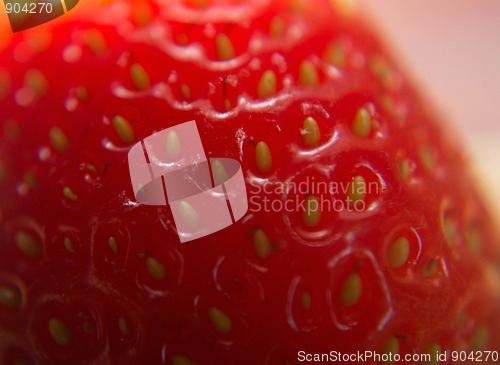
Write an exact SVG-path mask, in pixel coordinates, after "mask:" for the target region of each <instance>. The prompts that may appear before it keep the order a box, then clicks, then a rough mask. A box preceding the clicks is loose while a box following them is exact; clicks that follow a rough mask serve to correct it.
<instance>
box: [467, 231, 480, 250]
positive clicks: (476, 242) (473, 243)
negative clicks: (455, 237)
mask: <svg viewBox="0 0 500 365" xmlns="http://www.w3.org/2000/svg"><path fill="white" fill-rule="evenodd" d="M480 243H481V241H480V238H479V233H478V232H477V230H476V229H475V228H472V227H470V228H469V229H467V232H466V233H465V244H466V245H467V247H468V248H469V250H470V252H472V253H478V252H479V247H480Z"/></svg>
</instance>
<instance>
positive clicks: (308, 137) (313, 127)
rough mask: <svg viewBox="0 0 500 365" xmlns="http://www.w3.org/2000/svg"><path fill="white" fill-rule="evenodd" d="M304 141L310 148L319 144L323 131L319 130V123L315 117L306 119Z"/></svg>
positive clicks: (303, 128) (303, 132) (303, 130)
mask: <svg viewBox="0 0 500 365" xmlns="http://www.w3.org/2000/svg"><path fill="white" fill-rule="evenodd" d="M301 133H302V141H303V142H304V145H305V146H306V147H308V148H312V147H316V146H317V145H318V144H319V139H320V137H321V132H320V131H319V127H318V123H317V122H316V120H315V119H314V118H313V117H307V118H306V119H304V124H303V125H302V132H301Z"/></svg>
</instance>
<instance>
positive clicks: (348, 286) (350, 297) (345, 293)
mask: <svg viewBox="0 0 500 365" xmlns="http://www.w3.org/2000/svg"><path fill="white" fill-rule="evenodd" d="M361 292H362V285H361V278H360V277H359V275H358V274H357V273H352V274H349V276H347V278H346V279H345V281H344V283H343V284H342V287H341V288H340V302H341V303H342V304H343V305H346V306H351V305H354V304H356V303H357V302H358V300H359V298H361Z"/></svg>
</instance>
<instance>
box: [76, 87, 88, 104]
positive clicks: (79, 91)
mask: <svg viewBox="0 0 500 365" xmlns="http://www.w3.org/2000/svg"><path fill="white" fill-rule="evenodd" d="M75 93H76V96H78V98H79V99H80V100H81V101H88V100H89V92H88V90H87V88H86V87H85V86H78V87H77V88H76V89H75Z"/></svg>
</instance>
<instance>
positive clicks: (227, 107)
mask: <svg viewBox="0 0 500 365" xmlns="http://www.w3.org/2000/svg"><path fill="white" fill-rule="evenodd" d="M224 108H226V111H228V110H229V109H231V102H230V101H229V99H228V98H226V99H224Z"/></svg>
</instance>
